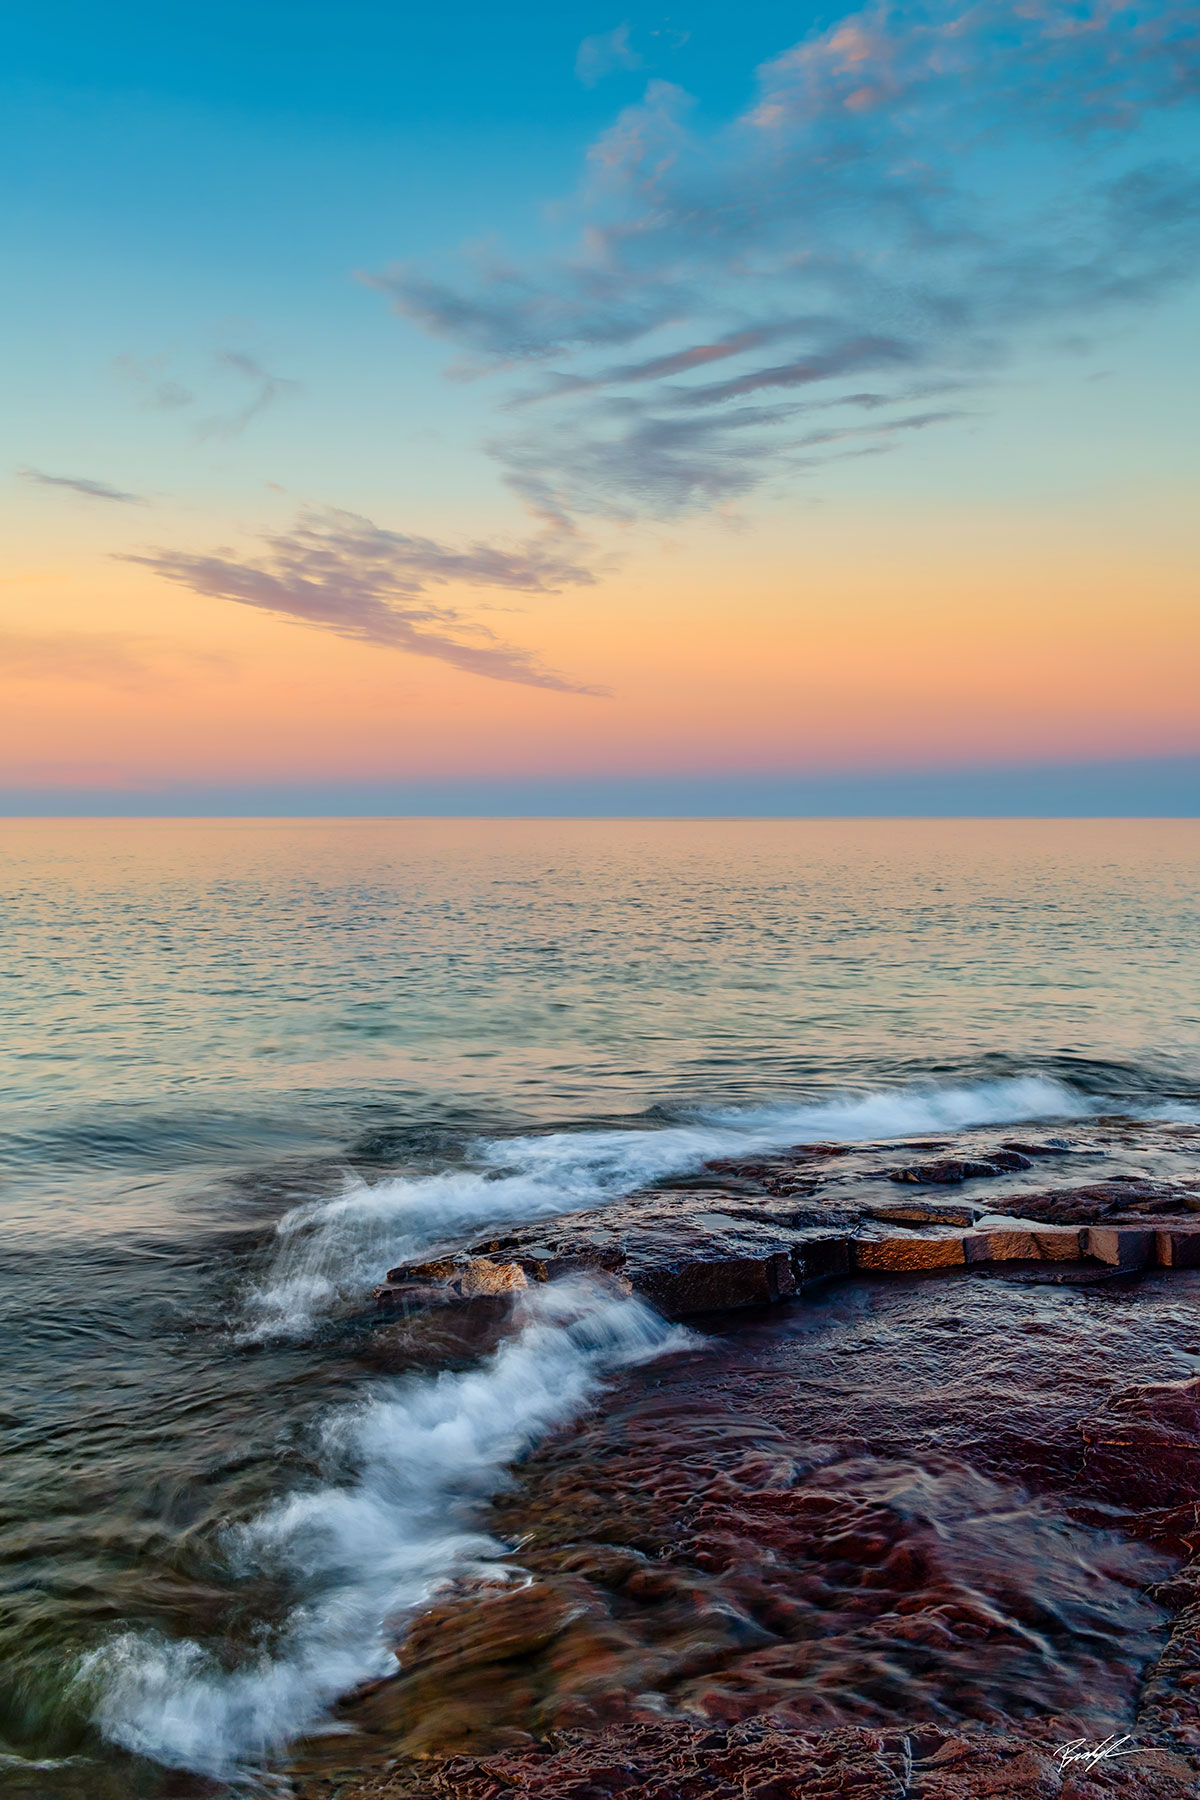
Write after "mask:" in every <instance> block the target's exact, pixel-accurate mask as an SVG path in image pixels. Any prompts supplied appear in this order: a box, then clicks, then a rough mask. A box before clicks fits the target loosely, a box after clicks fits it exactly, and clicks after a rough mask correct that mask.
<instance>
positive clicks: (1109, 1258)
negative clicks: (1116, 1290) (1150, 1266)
mask: <svg viewBox="0 0 1200 1800" xmlns="http://www.w3.org/2000/svg"><path fill="white" fill-rule="evenodd" d="M1083 1240H1084V1249H1085V1251H1086V1252H1087V1254H1088V1255H1089V1256H1094V1257H1095V1258H1096V1261H1097V1262H1104V1263H1109V1264H1111V1265H1112V1266H1113V1267H1115V1268H1121V1269H1141V1268H1144V1267H1145V1265H1146V1264H1147V1263H1151V1262H1153V1261H1154V1258H1155V1250H1156V1245H1155V1241H1154V1232H1153V1231H1148V1230H1146V1229H1144V1228H1143V1229H1138V1228H1137V1227H1129V1228H1127V1227H1122V1226H1120V1225H1089V1226H1088V1227H1087V1229H1086V1230H1085V1231H1084V1232H1083Z"/></svg>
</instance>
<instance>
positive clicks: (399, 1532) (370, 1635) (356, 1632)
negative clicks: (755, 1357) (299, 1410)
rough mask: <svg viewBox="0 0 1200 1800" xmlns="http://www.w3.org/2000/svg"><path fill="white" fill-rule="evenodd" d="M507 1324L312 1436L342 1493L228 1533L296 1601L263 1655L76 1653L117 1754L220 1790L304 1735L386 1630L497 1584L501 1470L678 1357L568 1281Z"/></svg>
mask: <svg viewBox="0 0 1200 1800" xmlns="http://www.w3.org/2000/svg"><path fill="white" fill-rule="evenodd" d="M521 1305H522V1308H523V1311H522V1315H521V1325H520V1329H519V1330H518V1331H517V1333H516V1334H515V1335H514V1336H513V1337H511V1338H509V1339H508V1340H507V1341H506V1342H505V1343H504V1344H502V1346H501V1347H500V1349H499V1350H497V1351H496V1352H495V1353H494V1355H492V1356H491V1357H489V1358H488V1359H487V1360H486V1361H485V1362H484V1363H482V1364H480V1365H479V1367H477V1368H474V1369H471V1370H467V1371H466V1372H455V1373H443V1374H440V1375H437V1376H434V1377H421V1378H412V1377H410V1378H407V1379H404V1380H398V1381H395V1382H392V1383H390V1384H388V1385H387V1386H386V1387H384V1388H382V1389H379V1390H376V1391H375V1393H373V1394H372V1395H371V1397H370V1398H368V1399H367V1400H366V1401H365V1402H363V1403H361V1404H360V1405H358V1406H355V1407H352V1408H346V1409H344V1410H343V1411H341V1412H339V1413H335V1414H334V1415H332V1417H331V1418H330V1419H329V1421H328V1422H327V1426H326V1442H325V1449H326V1453H327V1456H328V1459H329V1461H330V1463H331V1465H336V1466H338V1467H342V1468H344V1467H345V1465H346V1463H347V1461H348V1462H349V1464H350V1466H351V1468H352V1470H353V1474H352V1475H351V1477H350V1478H349V1479H344V1478H343V1479H342V1480H340V1481H338V1480H333V1479H331V1480H330V1481H329V1482H328V1483H327V1484H326V1485H324V1486H321V1487H319V1488H317V1489H315V1490H313V1491H310V1492H297V1493H294V1494H292V1495H290V1496H288V1497H287V1498H285V1499H284V1500H282V1501H280V1502H279V1503H278V1504H277V1505H275V1506H272V1507H271V1508H270V1509H269V1510H267V1511H266V1512H264V1513H262V1514H261V1515H260V1516H259V1517H258V1518H256V1519H253V1520H251V1521H250V1522H249V1523H248V1524H245V1525H241V1526H238V1527H237V1528H235V1529H234V1530H233V1531H232V1532H231V1533H230V1534H229V1541H228V1545H227V1549H228V1553H229V1556H230V1560H231V1562H233V1563H234V1564H235V1565H241V1566H243V1567H249V1568H255V1569H263V1568H269V1569H279V1570H281V1571H286V1572H287V1573H289V1574H290V1575H291V1576H292V1577H293V1578H295V1579H296V1580H298V1581H299V1583H300V1585H301V1587H302V1590H303V1591H304V1592H305V1593H306V1594H307V1595H308V1596H309V1597H308V1599H307V1600H306V1601H305V1603H304V1604H302V1605H301V1606H299V1607H297V1608H296V1610H295V1611H294V1612H293V1613H292V1614H291V1615H290V1617H289V1618H288V1620H287V1621H286V1623H285V1625H284V1626H283V1628H282V1629H281V1630H280V1631H279V1632H277V1633H276V1634H275V1637H274V1640H273V1642H272V1644H271V1646H270V1647H269V1648H268V1649H265V1650H264V1651H262V1652H261V1653H260V1654H259V1655H258V1656H257V1657H255V1658H254V1660H252V1661H249V1662H247V1663H246V1664H245V1665H244V1666H243V1667H241V1668H237V1669H234V1670H230V1669H228V1668H226V1667H225V1666H224V1665H223V1664H222V1663H220V1662H219V1661H218V1660H217V1659H216V1657H214V1656H213V1654H212V1653H211V1651H209V1650H207V1649H206V1648H204V1647H203V1646H202V1645H200V1644H198V1643H196V1642H195V1641H194V1640H183V1641H179V1640H175V1641H172V1640H169V1639H167V1638H164V1637H161V1636H159V1635H156V1634H152V1633H144V1632H126V1633H124V1634H122V1635H121V1636H120V1637H117V1638H115V1639H113V1640H111V1641H110V1642H109V1643H107V1644H105V1645H103V1646H101V1647H100V1648H99V1649H97V1650H94V1651H92V1652H90V1653H89V1654H88V1656H87V1657H86V1658H85V1659H84V1662H83V1664H82V1667H81V1672H80V1679H81V1681H82V1682H84V1683H85V1684H87V1686H88V1687H89V1688H92V1689H94V1690H95V1692H96V1695H97V1699H96V1704H95V1715H94V1716H95V1718H96V1721H97V1723H98V1724H99V1726H100V1728H101V1730H102V1731H103V1732H104V1734H105V1736H106V1737H108V1738H109V1739H111V1740H112V1741H113V1742H115V1743H117V1744H120V1745H121V1746H123V1748H125V1749H126V1750H130V1751H133V1752H135V1753H137V1754H140V1755H143V1756H148V1757H152V1758H154V1759H155V1760H156V1761H157V1762H160V1763H163V1764H165V1765H167V1766H168V1767H171V1768H186V1769H191V1770H195V1771H197V1772H199V1773H201V1774H205V1775H210V1776H213V1777H229V1776H231V1775H233V1774H235V1773H236V1772H237V1770H238V1769H239V1768H244V1767H245V1766H247V1765H248V1764H253V1763H256V1762H258V1761H260V1760H262V1759H263V1758H266V1757H268V1756H269V1755H270V1754H271V1753H272V1752H273V1751H276V1750H279V1749H280V1748H281V1747H282V1746H283V1745H285V1744H286V1743H287V1742H288V1741H289V1740H291V1739H293V1738H295V1737H296V1736H298V1735H299V1734H301V1733H303V1732H304V1731H306V1730H310V1729H312V1728H313V1727H314V1726H316V1725H318V1724H319V1723H320V1722H321V1720H322V1718H323V1717H324V1715H325V1713H326V1711H327V1709H328V1707H329V1706H330V1705H331V1704H332V1703H333V1702H334V1701H335V1700H336V1699H338V1698H339V1696H341V1695H343V1694H346V1693H348V1692H350V1691H351V1690H352V1689H353V1688H355V1687H357V1686H359V1685H360V1684H361V1683H362V1682H364V1681H368V1680H371V1679H373V1678H375V1677H378V1676H382V1675H386V1674H389V1673H390V1672H391V1671H393V1670H394V1669H395V1668H396V1666H397V1658H396V1654H395V1650H394V1648H393V1645H394V1643H395V1641H396V1637H397V1635H398V1631H399V1621H400V1620H401V1619H402V1618H403V1616H404V1614H405V1613H406V1612H408V1611H410V1610H411V1609H412V1608H413V1607H414V1606H416V1605H419V1604H420V1603H421V1601H422V1600H424V1599H426V1598H427V1597H428V1596H429V1595H430V1594H431V1593H432V1592H434V1591H435V1590H436V1589H437V1588H438V1587H439V1586H440V1585H441V1584H443V1583H445V1582H446V1581H447V1580H449V1579H450V1578H452V1577H454V1576H461V1575H464V1574H480V1575H485V1576H486V1575H491V1576H492V1577H493V1578H495V1579H504V1578H505V1576H504V1574H503V1573H502V1571H501V1570H500V1568H498V1567H497V1566H496V1564H495V1560H494V1559H495V1558H496V1557H498V1556H499V1555H500V1554H501V1553H502V1551H503V1546H502V1545H500V1544H498V1543H496V1542H495V1541H494V1540H493V1539H491V1538H489V1537H487V1536H486V1535H484V1534H483V1533H482V1532H481V1531H480V1529H479V1526H478V1523H477V1521H478V1518H479V1515H480V1513H481V1511H482V1508H483V1506H484V1503H485V1502H486V1501H487V1499H488V1498H489V1496H491V1495H492V1494H494V1493H495V1492H496V1490H497V1488H498V1486H499V1485H501V1483H502V1482H503V1479H504V1471H505V1470H506V1469H507V1468H508V1467H509V1465H511V1464H512V1463H513V1462H514V1460H515V1459H516V1458H518V1457H519V1456H521V1455H522V1454H523V1453H524V1452H526V1451H527V1450H529V1449H530V1448H531V1447H532V1446H533V1445H534V1444H536V1443H537V1442H538V1441H539V1440H540V1439H541V1438H543V1437H544V1436H545V1435H546V1434H547V1433H548V1432H549V1431H551V1430H553V1429H554V1428H555V1427H556V1426H559V1425H562V1424H565V1423H567V1422H568V1421H569V1420H570V1419H572V1418H573V1417H574V1416H575V1415H576V1414H577V1413H578V1412H579V1411H580V1409H581V1408H582V1407H583V1406H584V1405H586V1403H587V1402H588V1400H589V1399H590V1398H591V1397H592V1396H593V1395H594V1394H595V1393H596V1391H597V1389H598V1387H599V1386H600V1384H601V1382H602V1381H603V1379H604V1377H605V1376H606V1375H607V1374H609V1373H610V1372H612V1371H613V1370H616V1369H619V1368H622V1367H628V1366H630V1365H632V1364H634V1363H638V1362H642V1361H645V1360H647V1359H649V1358H651V1357H655V1356H660V1355H662V1354H663V1353H664V1352H667V1351H669V1350H673V1349H678V1348H681V1347H683V1346H684V1345H686V1344H688V1343H689V1342H691V1339H690V1336H689V1334H688V1333H687V1332H686V1331H684V1330H683V1329H682V1328H680V1327H678V1326H670V1325H667V1324H666V1323H665V1322H664V1321H663V1320H662V1319H660V1318H659V1317H658V1316H657V1314H655V1313H653V1312H652V1311H651V1310H650V1309H649V1308H648V1307H646V1306H644V1305H643V1304H642V1303H641V1302H640V1301H638V1300H634V1299H626V1298H624V1297H622V1296H620V1295H618V1294H616V1293H615V1292H614V1291H612V1290H609V1289H606V1288H604V1287H602V1286H598V1285H595V1284H591V1283H587V1282H582V1281H572V1282H561V1283H555V1284H554V1285H553V1286H550V1287H547V1288H541V1289H535V1290H533V1291H531V1292H530V1293H529V1294H528V1295H527V1296H523V1297H522V1301H521Z"/></svg>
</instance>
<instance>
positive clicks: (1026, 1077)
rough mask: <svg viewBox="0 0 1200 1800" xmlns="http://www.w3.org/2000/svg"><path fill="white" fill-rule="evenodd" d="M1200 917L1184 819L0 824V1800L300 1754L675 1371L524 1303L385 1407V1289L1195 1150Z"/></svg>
mask: <svg viewBox="0 0 1200 1800" xmlns="http://www.w3.org/2000/svg"><path fill="white" fill-rule="evenodd" d="M1198 877H1200V823H1196V822H1191V821H1171V822H1154V821H1127V822H1116V823H1109V822H1090V821H1089V822H1070V823H1055V822H1036V823H1020V822H1004V821H1001V822H962V821H955V822H922V821H914V822H904V821H899V822H892V821H888V822H865V823H864V822H815V823H790V822H768V823H756V822H736V823H722V822H701V823H692V822H678V823H663V822H658V821H653V822H651V821H646V822H605V821H588V822H564V821H539V822H520V821H504V822H475V821H407V822H405V821H401V822H383V823H381V822H373V821H352V822H338V823H328V822H308V821H305V822H271V821H267V822H261V821H260V822H237V823H228V822H220V823H207V822H202V821H201V822H189V823H178V824H176V823H163V822H139V823H133V824H126V823H121V824H106V823H92V822H89V823H64V822H54V823H35V824H27V823H7V824H3V825H0V893H2V896H3V905H2V910H0V931H2V935H3V954H2V956H0V981H2V982H3V1013H2V1016H3V1020H4V1033H3V1045H2V1050H3V1091H2V1098H3V1112H2V1116H0V1156H2V1159H3V1167H2V1180H3V1186H2V1188H0V1201H2V1205H3V1215H4V1225H5V1231H4V1239H3V1260H2V1264H0V1284H2V1286H0V1303H2V1313H0V1354H2V1357H3V1369H4V1382H3V1387H2V1389H0V1429H2V1430H3V1437H4V1450H5V1461H4V1470H5V1475H6V1482H5V1489H4V1496H3V1512H2V1514H0V1559H2V1560H0V1582H2V1587H0V1663H3V1665H4V1672H5V1676H6V1679H5V1680H4V1681H3V1682H0V1696H2V1698H0V1787H2V1788H3V1791H4V1792H5V1793H12V1794H14V1795H16V1794H22V1795H24V1794H29V1795H36V1796H47V1797H49V1796H62V1795H72V1796H74V1795H79V1796H83V1795H87V1796H89V1797H95V1796H102V1797H103V1800H107V1797H108V1796H109V1795H112V1796H117V1795H129V1794H146V1795H150V1794H156V1793H159V1792H165V1791H168V1790H167V1789H164V1788H163V1787H162V1786H161V1782H162V1781H163V1780H168V1781H169V1780H170V1779H172V1778H170V1777H163V1776H162V1774H161V1770H162V1768H163V1767H164V1766H166V1767H171V1768H175V1769H193V1770H195V1769H199V1770H207V1771H208V1772H209V1773H213V1774H217V1775H226V1774H228V1773H229V1771H230V1770H231V1769H235V1768H237V1767H242V1766H245V1764H246V1763H247V1761H249V1762H253V1761H254V1760H255V1759H256V1758H257V1757H259V1756H260V1755H262V1754H263V1753H265V1752H266V1751H268V1750H269V1749H270V1748H271V1747H272V1746H277V1745H278V1744H280V1743H281V1742H284V1741H286V1739H287V1737H288V1735H289V1734H290V1733H293V1732H295V1731H297V1730H299V1729H303V1728H304V1727H305V1726H308V1725H311V1724H312V1723H313V1722H314V1721H315V1720H318V1719H319V1718H320V1717H321V1715H322V1712H323V1709H324V1708H325V1707H326V1706H327V1705H328V1704H329V1703H330V1702H331V1701H332V1700H333V1699H334V1698H336V1696H337V1694H338V1693H340V1692H344V1691H345V1690H346V1689H347V1688H349V1687H352V1686H353V1685H354V1684H355V1683H357V1682H359V1681H361V1680H362V1679H363V1678H364V1677H365V1676H366V1675H369V1674H371V1673H375V1672H377V1671H378V1670H379V1669H380V1668H381V1667H382V1666H383V1665H382V1664H381V1662H380V1656H381V1652H380V1648H379V1631H380V1624H381V1616H382V1615H381V1607H382V1608H383V1609H384V1610H385V1611H387V1612H389V1613H391V1614H393V1615H394V1614H396V1613H397V1612H402V1611H403V1607H404V1606H405V1605H406V1604H411V1603H412V1601H413V1600H414V1599H416V1598H419V1597H420V1596H421V1594H423V1593H424V1592H426V1591H427V1590H428V1587H429V1584H430V1583H431V1582H433V1581H435V1580H437V1579H438V1578H439V1577H440V1576H441V1575H443V1574H444V1573H445V1572H446V1570H447V1569H448V1568H458V1567H462V1566H463V1564H464V1563H465V1562H469V1561H470V1560H471V1559H472V1558H480V1557H482V1558H485V1559H486V1557H487V1555H488V1554H489V1553H490V1547H489V1546H488V1545H487V1544H486V1543H485V1542H483V1541H481V1540H480V1538H479V1533H478V1529H477V1527H476V1526H475V1525H473V1522H472V1506H473V1504H474V1503H475V1502H476V1500H477V1499H478V1497H479V1496H480V1495H484V1494H486V1493H487V1492H488V1491H489V1490H490V1487H492V1486H494V1485H495V1481H496V1479H497V1474H498V1471H499V1470H501V1469H502V1468H503V1467H504V1466H505V1464H506V1463H507V1462H509V1461H510V1460H511V1459H512V1457H513V1456H514V1455H516V1454H518V1453H519V1452H520V1451H521V1450H522V1449H523V1448H524V1447H526V1446H527V1445H530V1444H533V1443H535V1442H537V1441H538V1440H539V1438H540V1437H542V1436H543V1435H544V1434H545V1432H546V1431H548V1430H550V1429H552V1428H553V1426H554V1425H555V1424H556V1423H558V1422H561V1421H563V1420H565V1419H567V1418H570V1417H571V1416H572V1415H573V1413H574V1412H576V1411H577V1410H578V1409H579V1408H580V1407H581V1406H584V1405H586V1403H587V1401H588V1397H589V1395H591V1394H593V1393H594V1392H595V1390H596V1384H597V1382H598V1381H600V1380H602V1379H603V1377H604V1375H605V1372H606V1371H608V1370H611V1369H612V1368H614V1367H618V1366H621V1365H623V1364H627V1363H629V1362H633V1361H637V1360H638V1359H641V1358H645V1357H651V1356H655V1355H658V1354H663V1353H667V1352H669V1350H670V1348H671V1342H670V1334H669V1332H667V1331H666V1330H665V1328H663V1327H661V1325H659V1324H658V1323H657V1322H656V1321H655V1320H654V1319H653V1318H652V1317H651V1316H650V1315H646V1314H643V1312H642V1311H641V1309H640V1308H638V1307H637V1306H636V1305H635V1303H632V1302H629V1303H622V1304H621V1305H620V1306H617V1307H615V1308H614V1307H612V1306H611V1305H610V1306H609V1307H608V1308H607V1310H606V1309H605V1308H603V1307H599V1308H594V1309H593V1312H592V1313H591V1314H589V1315H588V1317H587V1318H586V1319H584V1320H583V1321H582V1322H581V1320H580V1318H579V1316H577V1314H570V1316H568V1314H569V1309H568V1311H567V1312H563V1311H562V1309H560V1312H559V1313H558V1314H556V1313H554V1312H553V1310H550V1311H547V1312H546V1314H545V1316H544V1317H543V1318H541V1319H540V1320H539V1321H537V1323H536V1329H535V1336H534V1337H533V1338H530V1339H529V1340H528V1341H527V1342H526V1343H525V1344H524V1346H523V1347H522V1348H521V1350H520V1355H521V1356H524V1358H525V1360H524V1362H521V1361H520V1360H519V1357H518V1355H517V1352H516V1351H515V1350H514V1358H516V1360H512V1359H510V1363H509V1365H508V1366H506V1368H505V1369H504V1370H502V1371H500V1372H499V1373H497V1372H496V1371H493V1372H492V1374H491V1375H490V1376H489V1377H488V1380H486V1381H485V1380H484V1379H483V1378H482V1377H481V1376H480V1374H479V1372H478V1371H471V1370H459V1371H453V1372H449V1373H447V1374H445V1375H443V1376H442V1377H441V1378H440V1380H439V1379H437V1378H434V1377H431V1376H428V1375H423V1376H421V1375H414V1376H412V1377H409V1378H407V1383H405V1382H403V1381H402V1382H401V1383H400V1385H399V1386H397V1385H396V1384H395V1383H393V1384H392V1386H390V1387H388V1386H387V1385H386V1384H384V1385H382V1386H381V1384H380V1381H379V1378H378V1372H377V1370H375V1369H374V1368H373V1367H372V1364H371V1359H370V1354H369V1343H370V1311H369V1304H368V1302H369V1291H370V1286H371V1284H372V1282H373V1281H374V1280H376V1279H378V1278H379V1276H380V1275H381V1274H382V1272H383V1270H384V1269H385V1268H386V1267H387V1266H388V1263H389V1262H392V1261H396V1260H399V1258H400V1256H401V1255H402V1254H403V1253H405V1252H406V1251H409V1250H411V1249H412V1248H413V1247H414V1246H419V1245H420V1244H421V1243H423V1242H430V1241H433V1240H435V1239H437V1238H440V1237H442V1236H444V1235H445V1234H446V1233H447V1232H453V1231H454V1230H455V1229H457V1228H461V1229H463V1230H470V1229H472V1228H473V1227H474V1226H476V1225H477V1224H479V1223H480V1222H482V1221H484V1220H487V1219H493V1218H501V1217H527V1216H529V1215H530V1214H531V1213H533V1212H535V1211H553V1210H561V1209H563V1208H567V1207H570V1206H572V1205H580V1204H594V1203H595V1202H596V1201H597V1200H598V1199H602V1198H603V1197H604V1196H605V1195H614V1194H619V1193H621V1192H623V1191H626V1190H628V1189H629V1188H630V1187H632V1186H634V1185H635V1184H637V1183H638V1182H640V1181H644V1180H645V1179H647V1178H650V1177H653V1176H655V1175H660V1174H667V1173H670V1172H672V1171H673V1170H679V1169H685V1168H689V1167H695V1166H697V1164H698V1163H699V1162H701V1161H703V1160H704V1158H705V1157H707V1156H710V1155H714V1154H728V1153H734V1152H736V1151H737V1150H738V1149H739V1148H742V1147H745V1148H751V1147H753V1146H755V1145H758V1144H770V1143H791V1142H795V1141H797V1140H800V1139H803V1138H805V1137H809V1138H812V1137H821V1138H830V1137H842V1138H846V1139H858V1138H862V1139H873V1138H886V1137H889V1136H902V1135H904V1134H905V1133H912V1132H917V1131H923V1130H924V1131H933V1130H936V1131H942V1130H953V1129H954V1128H956V1127H959V1126H963V1127H965V1126H969V1125H971V1124H984V1123H989V1122H992V1121H995V1122H1009V1121H1013V1122H1016V1121H1019V1120H1030V1119H1055V1118H1073V1119H1080V1118H1085V1117H1087V1116H1088V1115H1089V1114H1090V1113H1094V1112H1097V1111H1101V1110H1103V1111H1106V1112H1123V1113H1129V1114H1132V1115H1134V1116H1135V1117H1137V1116H1168V1117H1170V1116H1177V1117H1182V1118H1195V1117H1200V930H1198V926H1200V880H1198ZM538 1334H540V1335H538ZM489 1383H490V1385H489ZM381 1595H382V1599H381ZM130 1752H132V1753H134V1754H133V1758H132V1760H131V1758H130V1755H129V1754H128V1753H130Z"/></svg>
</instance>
